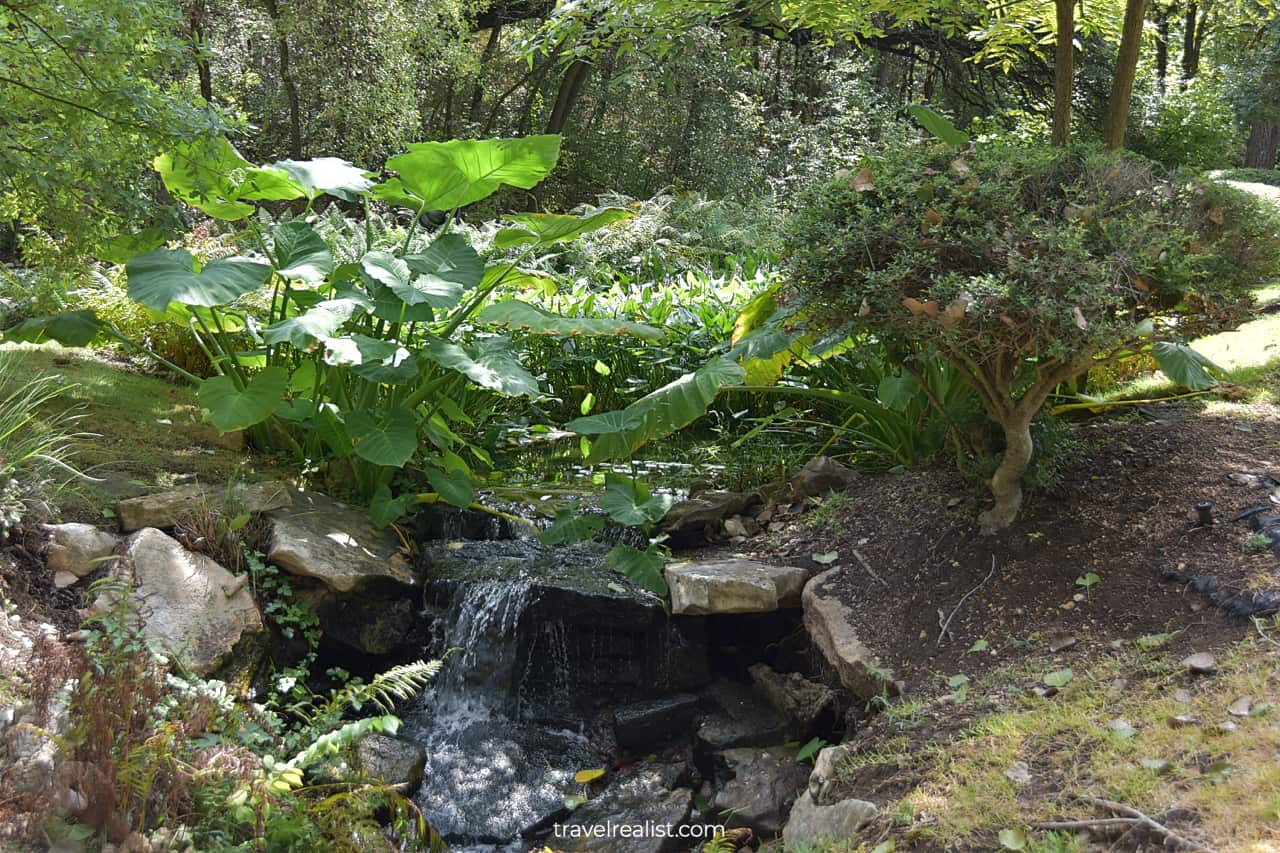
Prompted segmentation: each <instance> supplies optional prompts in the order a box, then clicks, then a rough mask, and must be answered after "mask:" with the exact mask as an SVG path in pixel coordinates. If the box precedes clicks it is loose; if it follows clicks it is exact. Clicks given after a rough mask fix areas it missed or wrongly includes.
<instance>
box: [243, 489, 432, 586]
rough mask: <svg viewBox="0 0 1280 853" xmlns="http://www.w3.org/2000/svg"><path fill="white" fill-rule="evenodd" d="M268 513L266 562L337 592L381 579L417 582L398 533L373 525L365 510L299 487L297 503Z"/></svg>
mask: <svg viewBox="0 0 1280 853" xmlns="http://www.w3.org/2000/svg"><path fill="white" fill-rule="evenodd" d="M267 517H268V518H269V519H270V520H271V548H270V550H268V551H267V562H269V563H274V564H275V565H277V566H279V567H280V568H282V569H284V570H285V571H286V572H288V573H289V574H292V575H298V576H299V577H307V578H316V579H317V580H320V581H323V582H324V584H325V585H326V586H328V587H329V588H330V589H332V590H333V591H335V592H354V591H357V590H360V589H364V588H365V587H368V586H369V585H371V584H375V583H378V582H388V581H389V582H394V583H398V584H405V585H409V586H414V585H416V584H417V583H418V578H417V576H416V575H414V573H413V572H411V571H410V570H409V567H408V565H407V564H406V562H405V559H404V557H403V556H402V555H401V553H400V541H399V540H398V539H397V538H396V536H395V534H394V533H392V532H391V531H390V530H379V529H378V528H376V527H374V526H373V523H372V522H371V521H370V520H369V514H368V513H367V512H365V511H364V510H361V509H357V508H355V507H351V506H347V505H346V504H343V503H339V502H338V501H335V500H333V499H332V498H329V497H326V496H324V495H321V494H317V493H315V492H294V494H293V502H292V505H290V506H289V507H288V508H285V509H279V510H275V511H273V512H270V513H268V515H267Z"/></svg>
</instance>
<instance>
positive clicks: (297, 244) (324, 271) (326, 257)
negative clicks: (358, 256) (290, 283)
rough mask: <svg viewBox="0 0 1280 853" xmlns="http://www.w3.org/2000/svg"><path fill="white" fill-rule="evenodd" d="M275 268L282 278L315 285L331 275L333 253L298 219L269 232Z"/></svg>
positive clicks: (313, 231) (282, 223) (312, 230)
mask: <svg viewBox="0 0 1280 853" xmlns="http://www.w3.org/2000/svg"><path fill="white" fill-rule="evenodd" d="M272 235H273V236H274V237H275V241H276V266H277V268H278V272H279V273H280V275H282V276H284V277H285V278H289V279H293V278H298V279H302V280H303V281H305V282H308V283H310V284H319V283H320V282H322V281H324V279H325V276H327V275H328V274H329V273H331V272H333V254H332V253H331V252H330V251H329V247H328V246H327V245H325V242H324V239H323V238H322V237H321V236H320V235H319V234H317V233H316V230H315V229H314V228H312V227H311V226H310V225H308V224H307V223H306V222H303V221H302V220H301V219H291V220H289V221H288V222H281V223H280V224H279V225H277V226H276V227H275V230H274V231H273V232H272Z"/></svg>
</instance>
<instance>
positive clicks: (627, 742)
mask: <svg viewBox="0 0 1280 853" xmlns="http://www.w3.org/2000/svg"><path fill="white" fill-rule="evenodd" d="M697 713H698V697H697V696H694V695H692V694H689V693H678V694H676V695H675V696H664V697H662V698H660V699H650V700H647V701H644V702H633V703H632V704H630V705H624V706H622V707H621V708H617V709H615V710H614V712H613V733H614V738H615V739H616V740H617V742H618V745H619V746H621V747H622V748H623V749H629V750H633V751H641V750H646V751H651V750H652V749H653V747H654V745H656V744H661V743H663V742H665V741H667V740H670V739H672V738H675V737H677V736H679V735H681V734H686V733H688V732H689V731H690V730H691V729H692V727H693V718H694V717H695V716H696V715H697Z"/></svg>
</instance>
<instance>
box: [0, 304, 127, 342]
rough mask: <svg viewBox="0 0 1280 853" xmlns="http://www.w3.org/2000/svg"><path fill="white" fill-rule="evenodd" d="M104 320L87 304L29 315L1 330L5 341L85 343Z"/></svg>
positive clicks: (98, 332)
mask: <svg viewBox="0 0 1280 853" xmlns="http://www.w3.org/2000/svg"><path fill="white" fill-rule="evenodd" d="M105 327H106V324H105V323H103V322H102V321H101V320H99V319H98V315H97V314H95V313H94V312H93V311H92V310H90V309H88V308H83V309H81V310H79V311H67V312H65V313H63V314H54V315H52V316H49V317H32V318H30V319H28V320H23V321H22V322H21V323H17V324H15V325H13V326H10V327H9V328H7V329H5V330H4V333H3V335H0V337H3V338H4V340H6V341H22V342H25V343H41V342H43V341H57V342H58V343H60V344H62V345H63V346H64V347H84V346H88V345H89V344H91V343H93V342H94V341H95V340H97V339H98V335H99V334H100V333H101V332H102V330H103V329H104V328H105Z"/></svg>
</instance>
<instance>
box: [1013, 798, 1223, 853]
mask: <svg viewBox="0 0 1280 853" xmlns="http://www.w3.org/2000/svg"><path fill="white" fill-rule="evenodd" d="M1076 799H1077V800H1079V801H1080V802H1082V803H1088V804H1089V805H1091V806H1095V807H1097V808H1100V809H1106V810H1107V811H1109V812H1111V813H1112V814H1121V815H1124V817H1109V818H1098V819H1094V820H1052V821H1044V822H1043V823H1037V824H1036V828H1037V829H1110V828H1114V827H1121V826H1127V827H1129V831H1132V830H1133V829H1136V828H1137V827H1139V826H1142V827H1145V828H1146V829H1147V830H1148V831H1150V832H1153V833H1155V834H1156V835H1159V836H1160V837H1161V838H1163V839H1165V840H1166V841H1169V842H1172V843H1173V844H1176V845H1177V846H1178V848H1179V849H1181V850H1195V851H1201V853H1209V848H1207V847H1204V846H1202V845H1201V844H1200V843H1199V842H1197V841H1192V840H1191V839H1190V838H1187V837H1186V836H1184V835H1180V834H1179V833H1177V832H1175V831H1173V830H1172V829H1170V828H1169V827H1167V826H1165V825H1164V824H1162V823H1160V822H1159V821H1158V820H1156V819H1155V818H1153V817H1151V816H1150V815H1147V814H1145V813H1143V812H1140V811H1138V810H1137V809H1135V808H1134V807H1133V806H1126V805H1125V804H1124V803H1117V802H1115V801H1113V800H1104V799H1101V798H1100V797H1076ZM1125 834H1126V835H1127V834H1128V833H1127V832H1126V833H1125Z"/></svg>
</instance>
